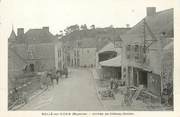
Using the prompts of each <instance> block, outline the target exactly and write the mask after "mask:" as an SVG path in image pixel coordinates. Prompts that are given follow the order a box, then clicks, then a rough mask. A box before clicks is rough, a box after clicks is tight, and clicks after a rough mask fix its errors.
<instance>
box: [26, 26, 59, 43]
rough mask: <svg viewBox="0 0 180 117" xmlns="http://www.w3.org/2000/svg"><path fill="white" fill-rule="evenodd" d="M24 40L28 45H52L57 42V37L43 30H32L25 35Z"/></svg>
mask: <svg viewBox="0 0 180 117" xmlns="http://www.w3.org/2000/svg"><path fill="white" fill-rule="evenodd" d="M24 39H25V40H26V42H28V43H50V42H53V41H55V39H56V36H54V35H53V34H51V33H50V32H48V31H45V30H43V29H30V30H29V31H27V32H26V33H25V37H24Z"/></svg>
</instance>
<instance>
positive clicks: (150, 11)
mask: <svg viewBox="0 0 180 117" xmlns="http://www.w3.org/2000/svg"><path fill="white" fill-rule="evenodd" d="M155 14H156V7H147V8H146V15H147V16H153V15H155Z"/></svg>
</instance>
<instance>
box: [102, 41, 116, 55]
mask: <svg viewBox="0 0 180 117" xmlns="http://www.w3.org/2000/svg"><path fill="white" fill-rule="evenodd" d="M105 51H115V47H114V44H113V43H112V42H110V43H108V44H107V45H105V46H104V47H103V48H102V49H101V50H99V53H102V52H105Z"/></svg>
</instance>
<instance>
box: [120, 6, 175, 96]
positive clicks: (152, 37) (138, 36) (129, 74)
mask: <svg viewBox="0 0 180 117" xmlns="http://www.w3.org/2000/svg"><path fill="white" fill-rule="evenodd" d="M173 38H174V35H173V9H168V10H164V11H160V12H156V8H155V7H148V8H147V16H146V17H145V18H144V19H142V20H141V21H140V22H139V23H137V24H136V25H135V26H134V27H132V29H131V30H129V31H128V32H127V33H126V34H124V35H122V39H123V43H124V44H123V50H122V52H123V53H122V78H123V79H125V80H126V85H127V86H135V87H138V86H139V85H143V86H144V88H146V89H147V90H148V91H150V92H151V93H152V94H154V95H156V96H160V95H161V93H162V90H163V87H162V73H163V70H162V65H163V63H162V59H163V56H164V55H163V53H164V50H163V47H164V46H166V45H167V44H169V43H170V42H173ZM172 54H173V53H172ZM169 59H170V61H172V60H173V58H171V57H170V58H169ZM171 64H173V63H172V62H171ZM171 66H172V65H171ZM170 71H172V68H171V70H170Z"/></svg>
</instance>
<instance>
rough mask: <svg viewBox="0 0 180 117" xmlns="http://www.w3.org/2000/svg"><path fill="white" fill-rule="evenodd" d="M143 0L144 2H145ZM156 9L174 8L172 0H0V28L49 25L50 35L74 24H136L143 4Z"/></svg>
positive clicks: (103, 25) (100, 25)
mask: <svg viewBox="0 0 180 117" xmlns="http://www.w3.org/2000/svg"><path fill="white" fill-rule="evenodd" d="M145 1H146V2H145ZM149 6H155V7H157V11H160V10H164V9H169V8H173V2H172V1H171V0H1V3H0V22H1V24H0V27H1V29H2V30H3V36H4V37H7V36H9V34H10V32H11V30H12V25H13V26H14V29H15V31H16V28H19V27H22V28H25V31H27V30H28V29H29V28H41V27H43V26H49V27H50V31H51V32H52V33H53V34H56V33H58V31H59V30H63V29H65V28H66V27H67V26H69V25H73V24H79V25H80V24H87V26H88V27H89V26H90V25H92V24H94V25H95V26H96V27H107V26H110V25H113V26H114V27H126V24H130V26H133V25H135V24H136V23H138V21H140V20H141V19H142V18H143V17H144V16H145V15H146V7H149Z"/></svg>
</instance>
